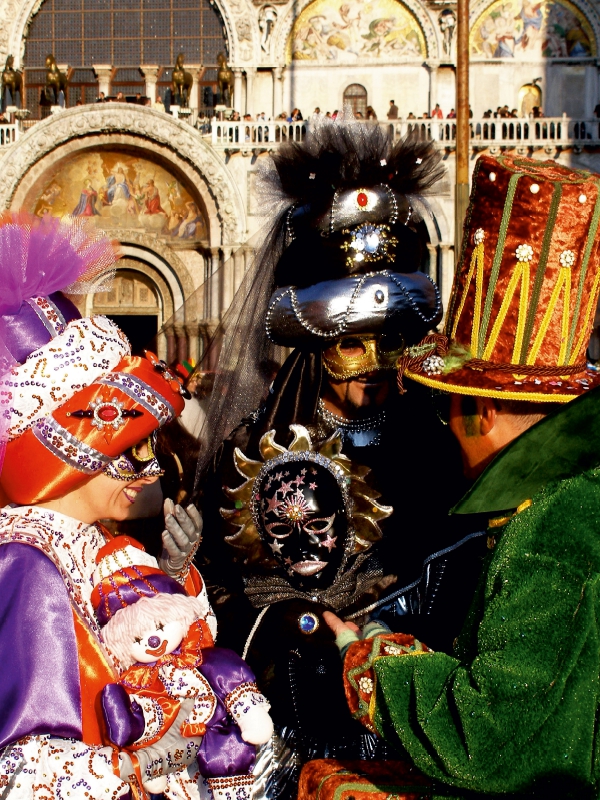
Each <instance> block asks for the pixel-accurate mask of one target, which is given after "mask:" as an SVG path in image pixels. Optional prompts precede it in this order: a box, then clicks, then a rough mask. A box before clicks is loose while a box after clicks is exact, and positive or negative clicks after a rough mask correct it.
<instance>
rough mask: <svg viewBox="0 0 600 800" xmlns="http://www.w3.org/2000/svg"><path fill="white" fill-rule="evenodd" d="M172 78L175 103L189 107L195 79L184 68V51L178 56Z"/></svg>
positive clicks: (182, 106)
mask: <svg viewBox="0 0 600 800" xmlns="http://www.w3.org/2000/svg"><path fill="white" fill-rule="evenodd" d="M172 80H173V87H172V91H173V103H174V104H175V105H179V106H181V108H187V107H188V103H189V100H190V92H191V91H192V85H193V83H194V79H193V78H192V73H191V72H186V70H185V69H184V68H183V53H179V55H178V56H177V60H176V61H175V69H174V70H173V76H172Z"/></svg>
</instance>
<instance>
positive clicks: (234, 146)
mask: <svg viewBox="0 0 600 800" xmlns="http://www.w3.org/2000/svg"><path fill="white" fill-rule="evenodd" d="M307 130H308V124H307V123H306V122H285V121H284V120H270V121H269V122H244V121H241V122H219V121H218V120H215V119H213V120H212V131H211V139H212V144H213V147H216V148H222V149H229V150H246V149H265V150H270V149H271V148H273V147H276V146H278V145H279V144H282V143H284V142H301V141H302V140H303V139H304V137H305V136H306V131H307Z"/></svg>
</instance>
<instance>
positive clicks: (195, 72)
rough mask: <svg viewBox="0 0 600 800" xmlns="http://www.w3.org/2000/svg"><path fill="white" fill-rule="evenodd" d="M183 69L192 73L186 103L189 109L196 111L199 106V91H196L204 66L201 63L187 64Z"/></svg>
mask: <svg viewBox="0 0 600 800" xmlns="http://www.w3.org/2000/svg"><path fill="white" fill-rule="evenodd" d="M185 69H187V71H188V72H190V73H191V75H192V89H191V92H190V99H189V100H188V105H189V107H190V108H191V109H193V110H194V111H197V110H198V109H199V108H200V101H199V96H200V92H199V91H198V85H199V83H200V79H201V78H202V73H203V72H204V67H203V66H202V65H201V64H188V65H187V66H186V67H185Z"/></svg>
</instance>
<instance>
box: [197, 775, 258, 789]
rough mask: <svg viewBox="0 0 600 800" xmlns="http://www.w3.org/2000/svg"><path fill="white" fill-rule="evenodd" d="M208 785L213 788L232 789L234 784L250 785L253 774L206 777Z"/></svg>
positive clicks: (252, 781) (252, 780)
mask: <svg viewBox="0 0 600 800" xmlns="http://www.w3.org/2000/svg"><path fill="white" fill-rule="evenodd" d="M207 780H208V785H209V786H210V788H211V789H212V790H213V791H214V790H215V789H233V788H235V787H236V786H252V784H253V783H254V775H230V776H228V777H226V778H208V779H207Z"/></svg>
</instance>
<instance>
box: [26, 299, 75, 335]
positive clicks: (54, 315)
mask: <svg viewBox="0 0 600 800" xmlns="http://www.w3.org/2000/svg"><path fill="white" fill-rule="evenodd" d="M25 302H26V303H27V304H28V305H29V306H31V308H33V310H34V311H35V313H36V314H37V315H38V317H39V318H40V319H41V321H42V322H43V323H44V326H45V328H46V330H47V331H48V332H49V333H50V335H51V336H52V338H54V337H55V336H59V335H60V334H61V333H62V332H63V331H64V329H65V328H66V326H67V321H66V320H65V318H64V317H63V315H62V314H61V312H60V309H59V308H58V306H56V305H54V303H53V302H52V300H50V298H49V297H32V298H30V299H29V300H26V301H25Z"/></svg>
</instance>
